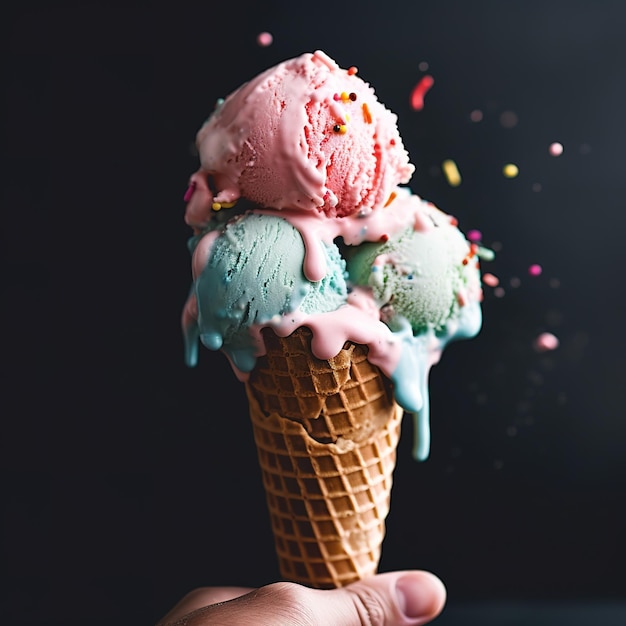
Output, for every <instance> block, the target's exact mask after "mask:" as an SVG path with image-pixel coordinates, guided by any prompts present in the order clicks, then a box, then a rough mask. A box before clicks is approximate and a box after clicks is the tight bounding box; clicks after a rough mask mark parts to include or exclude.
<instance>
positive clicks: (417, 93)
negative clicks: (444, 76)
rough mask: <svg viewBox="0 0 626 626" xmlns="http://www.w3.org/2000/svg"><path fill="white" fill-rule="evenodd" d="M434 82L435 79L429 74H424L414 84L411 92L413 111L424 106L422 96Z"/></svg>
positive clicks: (419, 109)
mask: <svg viewBox="0 0 626 626" xmlns="http://www.w3.org/2000/svg"><path fill="white" fill-rule="evenodd" d="M434 84H435V79H434V78H433V77H432V76H430V75H429V74H426V76H422V78H421V79H420V81H419V83H417V85H415V87H414V88H413V91H412V93H411V107H412V108H413V110H414V111H421V110H422V109H423V108H424V96H425V95H426V92H427V91H428V90H429V89H430V88H431V87H432V86H433V85H434Z"/></svg>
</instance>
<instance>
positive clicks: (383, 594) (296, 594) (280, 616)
mask: <svg viewBox="0 0 626 626" xmlns="http://www.w3.org/2000/svg"><path fill="white" fill-rule="evenodd" d="M445 599H446V591H445V587H444V586H443V583H442V582H441V581H440V580H439V579H438V578H436V577H435V576H433V575H432V574H429V573H427V572H418V571H410V572H391V573H388V574H379V575H378V576H372V577H371V578H367V579H365V580H362V581H359V582H357V583H353V584H352V585H348V586H347V587H344V588H342V589H333V590H329V591H322V590H319V589H309V588H308V587H303V586H301V585H296V584H295V583H274V584H272V585H267V586H265V587H261V588H260V589H256V590H254V591H252V592H250V593H248V594H246V595H243V596H240V597H238V598H236V599H234V600H230V601H228V602H225V603H222V604H213V605H211V606H207V607H204V608H200V609H197V610H196V611H195V612H193V613H192V614H188V615H186V616H185V618H184V621H181V624H184V625H185V626H208V625H209V624H238V625H239V626H248V625H249V626H252V625H254V626H278V625H279V624H297V625H298V626H317V625H319V624H325V625H326V626H363V625H367V626H396V625H397V626H421V624H426V623H428V622H429V621H431V620H432V619H434V618H435V617H436V616H437V615H439V613H440V612H441V610H442V609H443V605H444V604H445Z"/></svg>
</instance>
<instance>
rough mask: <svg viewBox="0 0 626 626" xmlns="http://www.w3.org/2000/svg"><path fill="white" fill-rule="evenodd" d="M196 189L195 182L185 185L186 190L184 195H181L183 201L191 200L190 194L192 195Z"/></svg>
mask: <svg viewBox="0 0 626 626" xmlns="http://www.w3.org/2000/svg"><path fill="white" fill-rule="evenodd" d="M195 190H196V183H195V182H191V183H189V187H187V191H185V195H184V197H183V201H184V202H189V200H191V196H193V192H194V191H195Z"/></svg>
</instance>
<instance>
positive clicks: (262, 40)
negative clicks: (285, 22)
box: [256, 32, 274, 48]
mask: <svg viewBox="0 0 626 626" xmlns="http://www.w3.org/2000/svg"><path fill="white" fill-rule="evenodd" d="M273 41H274V37H272V33H267V32H263V33H259V34H258V35H257V38H256V42H257V43H258V44H259V46H263V48H266V47H267V46H271V45H272V42H273Z"/></svg>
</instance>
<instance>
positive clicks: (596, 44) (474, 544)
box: [0, 0, 626, 624]
mask: <svg viewBox="0 0 626 626" xmlns="http://www.w3.org/2000/svg"><path fill="white" fill-rule="evenodd" d="M318 4H319V5H320V10H319V11H316V12H315V13H314V14H308V13H307V11H306V10H305V9H304V8H302V9H298V8H294V7H296V6H297V3H293V2H287V1H274V2H271V1H270V2H225V3H215V2H211V1H209V0H207V1H206V2H204V3H198V4H189V3H184V2H176V3H171V4H170V6H169V7H165V8H154V7H152V6H151V5H149V3H143V4H140V3H132V2H131V3H127V4H124V5H123V6H122V4H121V3H120V4H119V5H118V6H117V8H114V7H112V6H111V5H110V4H105V3H100V2H95V3H78V2H77V3H74V4H72V3H68V4H60V3H55V2H51V3H45V4H43V3H42V4H41V5H38V4H34V3H28V2H24V3H21V4H20V7H19V8H17V9H15V8H14V9H9V8H8V6H7V5H5V7H4V9H3V11H4V16H3V19H2V41H3V46H4V50H5V54H4V60H5V63H4V64H3V74H2V87H3V104H4V114H3V116H2V147H3V156H2V179H3V182H2V185H1V187H2V192H3V195H2V218H3V219H2V223H3V226H2V231H1V236H2V240H1V245H0V250H1V253H2V266H1V267H2V283H1V285H2V313H3V316H4V318H5V319H4V322H3V324H2V332H3V346H2V356H3V359H2V361H3V367H4V372H3V376H2V378H3V382H4V383H5V385H3V386H5V387H6V388H5V392H4V394H3V396H4V400H3V403H2V407H3V410H2V413H3V415H2V431H1V432H0V441H1V446H2V448H1V457H0V464H1V467H2V504H3V513H2V544H1V549H2V552H1V554H0V562H1V563H2V566H3V568H4V569H5V581H6V582H5V583H4V584H3V585H2V592H3V595H4V600H3V606H4V607H5V608H3V610H2V614H3V618H2V620H3V623H8V624H104V623H107V624H110V623H116V624H123V623H124V624H151V623H154V622H155V621H156V619H157V618H158V617H160V616H161V615H162V614H163V613H165V612H166V611H167V610H169V608H171V606H172V605H173V604H174V603H175V602H176V601H177V600H178V599H179V598H180V597H181V596H182V595H183V594H184V593H186V592H187V591H189V590H191V589H192V588H194V587H198V586H202V585H228V584H234V585H250V586H256V585H261V584H264V583H267V582H271V581H274V580H277V579H278V578H279V573H278V570H277V566H276V563H275V559H274V553H273V544H272V537H271V531H270V527H269V521H268V519H267V513H266V510H265V502H264V493H263V489H262V485H261V481H260V476H259V473H258V470H257V466H256V458H255V454H256V453H255V449H254V444H253V441H252V435H251V430H250V428H249V425H248V422H247V410H246V403H245V397H244V393H243V388H242V387H241V386H240V384H239V383H238V382H237V381H236V380H235V377H234V375H233V374H232V372H231V370H230V367H229V366H228V364H227V362H226V360H225V358H223V357H222V355H219V354H214V353H210V352H208V351H206V350H204V351H203V352H202V353H201V358H200V364H199V367H198V368H196V369H194V370H189V369H187V368H186V367H185V366H184V365H183V358H182V339H181V336H180V331H179V316H180V311H181V308H182V305H183V302H184V300H185V297H186V294H187V289H188V286H189V281H190V269H189V258H188V254H187V250H186V247H185V243H186V239H187V237H188V235H189V231H188V228H187V227H186V226H185V224H184V222H183V212H184V204H183V201H182V195H183V193H184V191H185V188H186V183H187V179H188V176H189V175H190V174H191V173H192V172H193V171H195V169H196V167H197V160H196V157H195V154H194V152H193V140H194V136H195V132H196V131H197V129H198V128H199V126H200V125H201V123H202V122H203V120H204V119H205V118H206V116H207V115H208V114H209V113H210V111H211V110H212V108H213V104H214V102H215V100H216V99H217V98H218V97H222V96H225V95H226V94H228V93H229V92H230V91H232V90H233V89H234V88H236V87H237V86H239V85H240V84H241V83H242V82H243V81H245V80H247V79H249V78H251V77H252V76H254V75H255V74H257V73H258V72H259V71H261V70H263V69H265V68H267V67H269V66H271V65H273V64H275V63H277V62H279V61H282V60H284V59H286V58H289V57H292V56H296V55H298V54H300V53H302V52H305V51H313V50H315V49H317V48H320V49H323V50H324V51H325V52H327V53H328V54H329V55H330V56H332V57H333V58H335V59H336V60H337V62H338V63H339V64H340V65H342V66H343V67H349V66H350V65H357V66H358V67H359V75H360V76H361V77H362V78H364V79H365V80H366V81H368V82H370V83H371V84H372V85H373V86H374V87H375V89H376V92H377V94H378V96H379V98H380V99H381V100H382V101H383V102H384V103H386V104H387V106H389V108H391V109H392V110H393V111H395V112H396V113H397V114H398V116H399V127H400V131H401V133H402V135H403V138H404V141H405V145H406V147H407V149H408V150H409V153H410V155H411V158H412V161H413V162H414V163H415V165H416V168H417V171H416V174H415V176H414V178H413V181H412V184H411V187H412V188H413V190H414V191H415V192H416V193H419V194H420V195H422V196H423V197H425V198H427V199H428V200H431V201H433V202H435V203H436V204H438V205H439V206H440V207H441V208H443V209H445V210H446V211H447V212H449V213H452V214H454V215H455V216H457V217H458V219H459V221H460V226H461V228H462V229H464V230H466V231H467V230H469V229H471V228H478V229H480V230H481V231H482V232H483V237H484V239H483V240H484V243H485V244H487V245H489V246H493V247H494V248H496V249H497V250H498V253H497V257H496V260H495V261H494V262H491V263H484V264H483V270H484V271H485V272H491V273H493V274H495V275H496V276H498V277H499V279H500V287H501V288H502V291H501V292H500V291H496V290H494V289H493V288H491V287H486V289H485V302H484V318H485V322H484V328H483V331H482V333H481V335H480V336H479V337H478V338H477V339H475V340H473V341H470V342H464V343H459V344H456V345H453V346H450V347H449V349H448V350H447V351H446V353H445V355H444V358H443V360H442V362H441V363H440V364H439V365H438V366H436V367H435V368H434V369H433V372H432V376H431V403H432V433H433V439H432V454H431V458H430V459H429V460H428V461H427V462H425V463H421V464H420V463H417V462H415V461H414V460H413V459H412V458H411V455H410V447H411V435H412V432H411V429H412V426H411V424H410V421H409V420H405V426H404V431H403V437H402V441H401V445H400V450H399V458H398V466H397V470H396V474H395V485H394V491H393V498H392V509H391V514H390V515H389V518H388V535H387V539H386V541H385V545H384V555H383V560H382V564H381V569H383V570H390V569H397V568H424V569H429V570H432V571H434V572H435V573H437V574H438V575H439V576H440V577H441V578H442V579H443V580H444V581H445V583H446V585H447V587H448V592H449V606H450V609H449V615H458V616H462V614H463V610H465V609H464V607H469V608H467V610H468V611H471V610H472V609H471V606H470V605H481V604H483V603H494V602H495V603H496V604H497V603H502V602H506V603H512V604H511V606H514V607H518V609H519V611H521V612H522V613H523V611H524V610H528V607H532V606H535V605H536V603H542V602H551V603H568V602H570V603H571V602H579V603H593V602H605V603H614V602H620V601H622V600H623V599H624V593H625V592H624V589H625V584H626V575H625V574H624V569H623V563H624V560H625V559H626V538H625V536H624V529H625V517H624V512H623V509H624V494H625V487H626V455H625V454H624V443H625V439H626V422H625V420H624V417H625V415H624V408H623V407H624V406H625V392H624V385H623V379H624V375H625V374H626V350H625V348H626V346H625V342H624V336H623V333H622V332H621V326H622V321H623V319H624V314H625V300H626V299H625V297H624V287H623V266H624V263H625V262H626V251H625V249H624V247H623V244H622V238H623V232H624V227H625V226H626V209H625V207H624V192H625V191H626V175H625V170H624V148H625V146H626V121H625V119H624V115H625V113H624V112H625V111H626V101H625V100H626V98H625V96H626V70H625V62H626V38H625V37H624V32H625V27H626V7H624V5H623V3H620V2H609V1H604V2H602V1H600V2H591V1H589V2H576V1H569V2H565V1H555V0H552V1H550V0H546V1H543V2H528V1H525V2H495V1H494V2H487V1H485V0H482V1H477V2H460V1H457V2H453V1H449V2H405V1H402V2H400V1H399V0H386V1H385V2H368V1H365V2H361V3H347V2H344V1H343V0H336V1H334V2H321V3H318ZM261 31H269V32H271V33H272V35H273V37H274V43H273V44H272V45H271V46H269V47H261V46H259V45H258V44H257V42H256V37H257V35H258V33H260V32H261ZM421 62H427V63H428V66H429V67H428V70H427V72H428V73H429V74H431V75H432V76H433V77H434V78H435V85H434V87H433V88H432V89H431V90H430V92H429V93H428V94H427V96H426V106H425V108H424V110H423V111H419V112H418V111H414V110H412V109H411V107H410V93H411V90H412V88H413V86H414V85H415V84H416V83H417V82H418V80H419V79H420V78H421V76H423V74H424V73H425V72H424V70H423V69H420V65H419V64H420V63H421ZM422 68H424V66H423V65H422ZM473 110H480V111H482V113H483V119H482V121H480V122H472V121H471V120H470V113H471V112H472V111H473ZM506 112H513V113H514V114H515V116H516V118H517V123H516V125H515V126H514V127H512V128H508V127H506V124H504V125H503V123H502V117H501V116H502V114H503V113H505V120H506V118H507V115H508V118H509V119H510V117H511V116H510V114H507V113H506ZM554 141H558V142H561V143H562V144H563V146H564V152H563V154H562V155H561V156H559V157H553V156H550V154H549V153H548V147H549V145H550V144H551V143H552V142H554ZM445 158H452V159H454V160H455V161H456V162H457V164H458V166H459V169H460V171H461V174H462V176H463V182H462V184H461V185H460V186H459V187H456V188H452V187H450V186H449V185H448V183H447V182H446V179H445V177H444V176H443V175H442V173H441V170H440V164H441V162H442V160H443V159H445ZM508 162H512V163H515V164H517V165H518V167H519V169H520V175H519V176H518V177H517V178H515V179H507V178H505V177H504V176H503V175H502V166H503V165H504V164H505V163H508ZM538 185H539V186H540V187H539V186H538ZM534 263H538V264H540V265H541V266H542V268H543V272H542V274H541V275H540V276H538V277H531V276H530V275H529V274H528V267H529V266H530V265H531V264H534ZM543 331H549V332H552V333H554V334H555V335H556V336H557V337H558V338H559V340H560V346H559V348H558V349H557V350H555V351H552V352H545V353H539V352H537V351H536V350H534V349H533V340H534V338H535V337H536V336H537V335H538V334H539V333H540V332H543ZM524 607H526V608H524ZM455 611H456V613H455ZM522 613H519V614H522ZM467 615H469V613H467V614H466V618H465V619H464V620H463V621H460V622H458V623H465V624H469V623H474V622H472V621H471V618H469V617H467ZM444 619H445V618H442V619H441V623H442V624H443V623H444ZM494 619H495V620H496V621H494V622H488V621H487V619H484V620H483V621H482V623H484V624H487V623H500V624H502V623H509V622H505V621H503V620H500V621H498V618H494ZM449 623H452V622H449ZM454 623H457V622H454ZM476 623H478V622H476ZM510 623H521V622H510ZM524 623H526V622H524ZM528 623H540V622H539V621H537V620H535V621H531V622H528ZM541 623H543V622H541ZM545 623H558V622H549V621H548V622H545ZM588 623H591V621H590V622H588ZM595 623H600V622H595ZM604 623H607V624H608V623H609V622H608V621H606V622H604Z"/></svg>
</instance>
